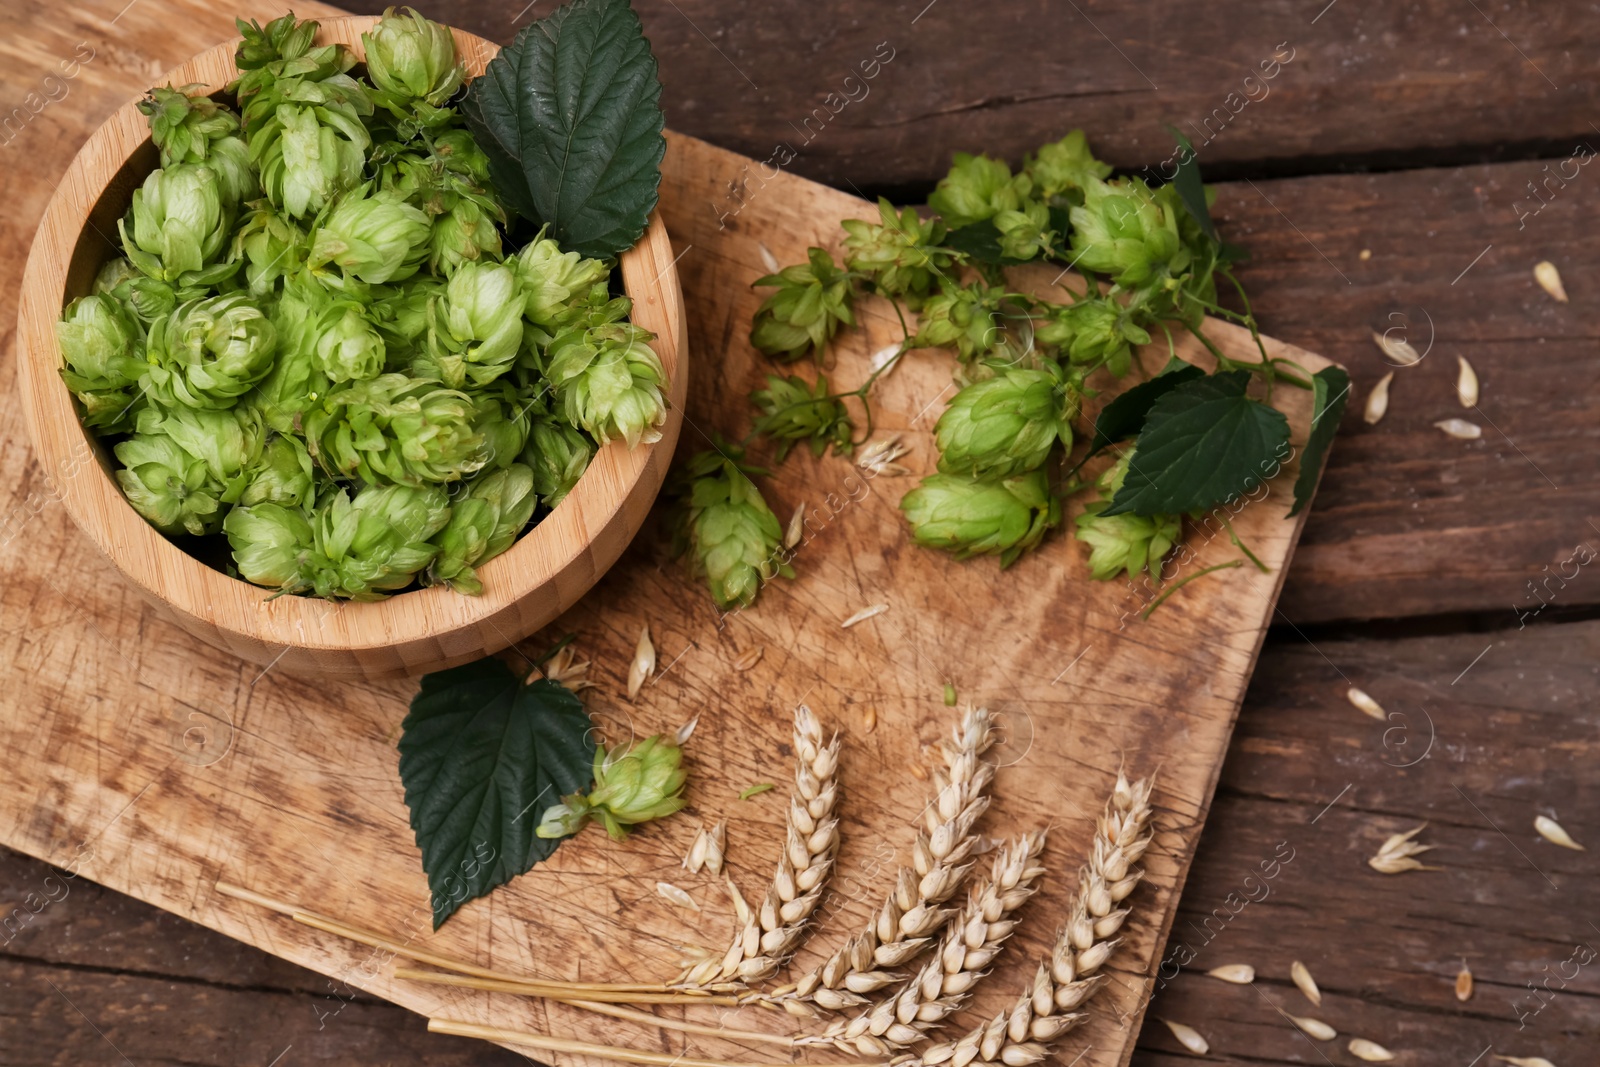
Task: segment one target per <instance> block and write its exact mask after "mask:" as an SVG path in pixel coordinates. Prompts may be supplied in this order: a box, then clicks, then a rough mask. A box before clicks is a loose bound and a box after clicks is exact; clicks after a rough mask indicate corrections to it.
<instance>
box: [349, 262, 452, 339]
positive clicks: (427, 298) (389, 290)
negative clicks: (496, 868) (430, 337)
mask: <svg viewBox="0 0 1600 1067" xmlns="http://www.w3.org/2000/svg"><path fill="white" fill-rule="evenodd" d="M444 286H445V283H444V281H443V280H442V279H439V278H433V277H429V276H428V275H426V274H417V275H413V276H412V277H410V278H407V279H406V280H405V281H403V282H400V283H398V284H396V285H383V286H373V288H372V291H371V296H372V302H371V303H369V304H368V305H367V313H368V314H369V315H371V316H372V319H373V321H374V322H375V323H376V324H377V326H378V329H379V330H380V331H381V332H382V333H383V335H384V336H385V337H386V338H388V340H389V342H390V344H392V345H394V346H395V347H397V348H406V347H409V346H410V345H411V344H412V343H413V342H415V341H416V340H417V339H418V338H420V337H422V336H423V335H424V334H426V333H427V332H428V326H429V325H430V324H431V323H432V321H433V316H432V312H431V311H430V310H429V309H430V307H431V305H432V304H433V303H434V301H436V300H442V299H443V298H444Z"/></svg>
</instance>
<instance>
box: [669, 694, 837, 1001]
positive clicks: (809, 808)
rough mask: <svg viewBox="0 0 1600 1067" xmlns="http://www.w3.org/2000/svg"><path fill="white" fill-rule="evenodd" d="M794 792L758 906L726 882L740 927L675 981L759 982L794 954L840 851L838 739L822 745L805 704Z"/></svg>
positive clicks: (797, 731)
mask: <svg viewBox="0 0 1600 1067" xmlns="http://www.w3.org/2000/svg"><path fill="white" fill-rule="evenodd" d="M794 756H795V769H794V791H793V792H791V793H790V794H789V818H788V826H787V830H786V835H785V840H784V846H783V855H782V857H781V858H780V859H779V860H778V870H777V873H776V874H775V875H774V876H773V879H772V883H771V884H770V885H769V886H768V887H767V892H766V895H765V897H763V898H762V901H761V904H760V906H759V907H756V908H751V907H750V905H749V904H748V903H746V901H745V899H744V897H743V896H742V895H741V894H740V893H739V890H738V887H737V886H735V885H734V884H733V882H732V881H731V880H730V881H729V882H728V891H729V894H730V895H731V896H732V898H733V907H734V915H735V918H736V919H737V926H736V927H735V933H734V937H733V942H732V944H730V945H729V946H728V949H727V951H726V952H724V953H723V955H722V956H721V957H720V958H715V959H709V960H706V961H704V962H703V963H700V964H698V965H696V966H694V967H690V968H688V969H687V970H685V971H684V972H683V974H681V975H680V976H679V978H678V982H679V984H681V985H684V986H689V987H693V988H698V987H701V986H705V985H708V984H710V983H713V982H726V981H733V980H737V981H742V982H758V981H761V980H762V979H764V978H770V977H771V976H772V975H773V974H775V973H777V970H778V968H779V967H781V966H782V965H783V964H784V963H785V962H786V961H787V960H788V958H789V957H790V956H791V955H793V954H794V950H795V949H796V948H797V947H799V944H800V940H801V938H802V937H803V936H804V934H805V930H806V924H807V922H808V921H809V920H810V918H811V913H812V912H813V911H815V910H816V907H817V903H818V901H820V900H821V899H822V893H823V890H824V889H825V888H826V886H827V881H828V875H829V874H830V873H832V871H833V859H834V856H835V854H836V853H837V852H838V850H839V821H838V819H837V818H836V817H835V816H834V804H835V802H836V801H837V799H838V782H837V780H836V772H837V770H838V767H839V737H838V735H837V734H835V735H834V736H833V737H832V738H831V739H829V740H828V741H826V742H824V741H823V737H822V726H821V724H819V723H818V722H817V717H816V715H815V714H813V713H812V711H811V709H810V708H808V707H806V706H805V705H804V704H802V705H800V706H799V707H797V708H795V712H794Z"/></svg>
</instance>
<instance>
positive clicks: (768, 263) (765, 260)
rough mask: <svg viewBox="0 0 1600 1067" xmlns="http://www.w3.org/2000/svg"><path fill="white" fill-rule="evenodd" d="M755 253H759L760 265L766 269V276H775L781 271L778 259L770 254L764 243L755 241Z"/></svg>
mask: <svg viewBox="0 0 1600 1067" xmlns="http://www.w3.org/2000/svg"><path fill="white" fill-rule="evenodd" d="M756 251H757V252H759V253H761V265H762V266H763V267H766V268H767V273H768V274H776V273H778V272H779V271H780V270H782V269H783V268H782V267H780V266H778V257H777V256H775V255H773V254H772V249H770V248H768V247H767V245H766V242H764V241H757V242H756Z"/></svg>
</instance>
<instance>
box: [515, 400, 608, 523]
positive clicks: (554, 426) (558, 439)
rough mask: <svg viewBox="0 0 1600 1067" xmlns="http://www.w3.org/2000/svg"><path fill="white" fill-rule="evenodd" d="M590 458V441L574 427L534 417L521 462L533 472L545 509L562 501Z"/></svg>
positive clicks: (542, 416)
mask: <svg viewBox="0 0 1600 1067" xmlns="http://www.w3.org/2000/svg"><path fill="white" fill-rule="evenodd" d="M593 457H594V442H593V441H591V440H589V438H588V437H586V436H584V433H583V431H582V430H580V429H578V428H577V427H576V426H569V425H568V424H566V423H564V422H562V421H560V420H559V419H553V418H550V417H549V416H548V415H541V414H535V415H534V416H533V421H532V424H531V425H530V427H529V429H528V442H527V445H526V446H525V447H524V448H523V452H522V462H523V463H525V464H527V465H528V467H529V468H530V469H531V470H532V472H533V488H534V491H535V492H536V493H538V494H539V499H540V501H541V502H542V503H543V504H544V506H545V507H547V508H553V507H555V506H556V505H557V504H559V503H561V502H562V501H563V500H565V499H566V497H567V494H568V493H569V492H571V491H572V487H573V486H575V485H577V484H578V479H579V478H581V477H583V472H584V471H585V470H587V469H588V468H589V460H590V459H592V458H593Z"/></svg>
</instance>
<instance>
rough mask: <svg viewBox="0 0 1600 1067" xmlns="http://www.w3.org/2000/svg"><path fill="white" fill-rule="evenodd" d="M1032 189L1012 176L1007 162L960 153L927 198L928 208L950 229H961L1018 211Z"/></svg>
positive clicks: (1022, 177)
mask: <svg viewBox="0 0 1600 1067" xmlns="http://www.w3.org/2000/svg"><path fill="white" fill-rule="evenodd" d="M1030 188H1031V183H1030V182H1029V180H1028V179H1027V178H1026V177H1025V176H1023V175H1018V176H1016V177H1013V176H1012V174H1011V168H1010V167H1008V166H1006V164H1005V161H1004V160H999V159H990V158H989V157H988V156H983V155H978V156H974V155H969V154H967V153H966V152H957V153H956V154H955V161H954V162H953V163H952V164H951V167H950V172H949V173H948V174H946V175H945V176H944V177H943V178H940V179H939V185H938V187H937V188H935V189H934V191H933V193H932V194H931V195H930V196H929V197H928V207H930V208H932V209H933V210H934V211H936V212H938V213H939V214H940V215H941V216H942V217H943V218H944V221H945V224H946V225H947V226H949V227H950V228H951V229H959V228H960V227H962V226H970V225H972V224H973V223H975V222H982V221H983V220H984V219H992V218H994V217H995V216H996V215H998V214H999V213H1000V212H1002V211H1015V210H1017V209H1018V208H1019V207H1021V206H1022V201H1023V198H1024V197H1025V196H1027V194H1028V192H1029V189H1030Z"/></svg>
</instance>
